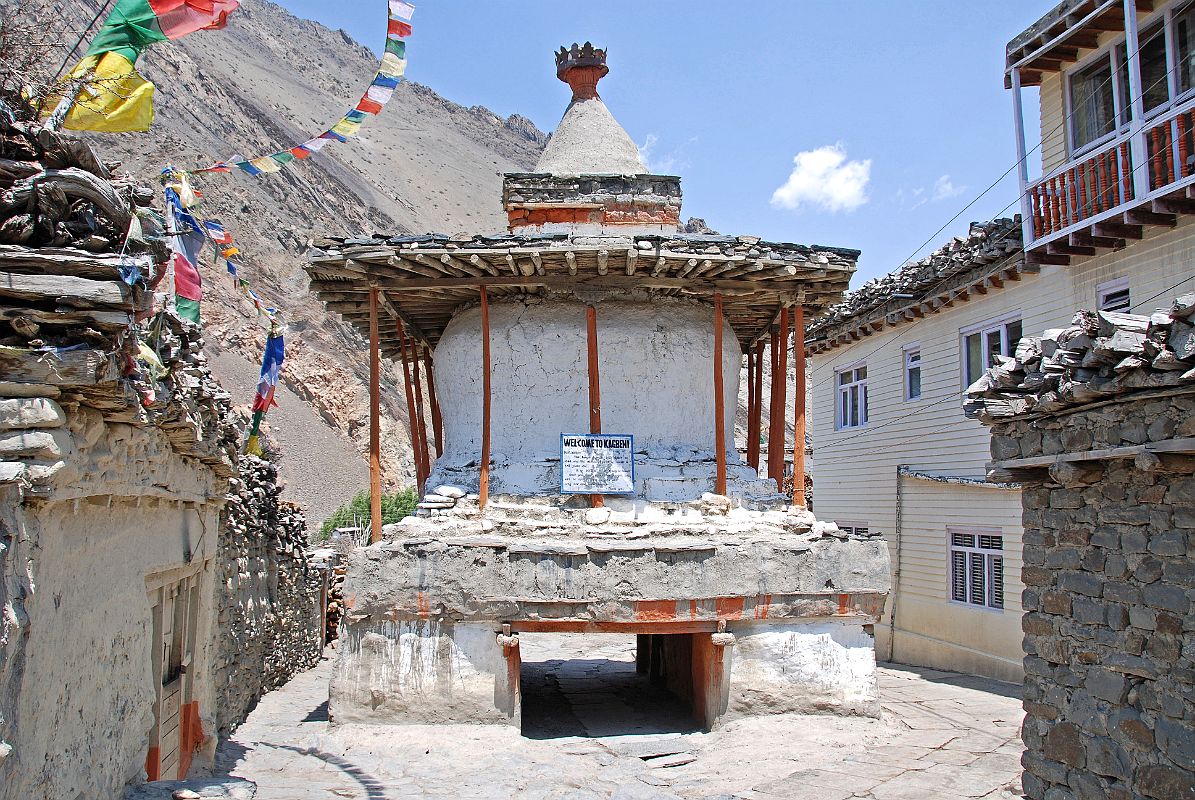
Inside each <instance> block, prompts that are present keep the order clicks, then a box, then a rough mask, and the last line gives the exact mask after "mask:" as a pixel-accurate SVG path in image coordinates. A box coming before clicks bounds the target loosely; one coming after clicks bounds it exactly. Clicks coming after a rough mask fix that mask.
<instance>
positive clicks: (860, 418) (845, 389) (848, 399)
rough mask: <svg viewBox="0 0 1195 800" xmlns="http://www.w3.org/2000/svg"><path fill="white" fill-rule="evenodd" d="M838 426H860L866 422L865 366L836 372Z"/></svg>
mask: <svg viewBox="0 0 1195 800" xmlns="http://www.w3.org/2000/svg"><path fill="white" fill-rule="evenodd" d="M836 377H837V380H836V384H837V388H838V409H837V416H838V427H839V428H840V429H842V428H861V427H863V426H864V425H866V424H867V366H866V365H861V366H857V367H851V368H849V369H845V370H842V371H840V372H838V373H837V376H836Z"/></svg>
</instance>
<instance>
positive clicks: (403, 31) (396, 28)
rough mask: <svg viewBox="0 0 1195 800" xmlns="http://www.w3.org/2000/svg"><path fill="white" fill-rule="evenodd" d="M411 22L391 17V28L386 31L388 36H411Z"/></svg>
mask: <svg viewBox="0 0 1195 800" xmlns="http://www.w3.org/2000/svg"><path fill="white" fill-rule="evenodd" d="M411 30H412V28H411V23H409V22H403V21H402V20H401V19H391V20H390V25H389V28H388V29H387V31H386V35H387V36H399V37H403V36H410V35H411Z"/></svg>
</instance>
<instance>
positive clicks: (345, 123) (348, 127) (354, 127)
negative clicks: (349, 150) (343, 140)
mask: <svg viewBox="0 0 1195 800" xmlns="http://www.w3.org/2000/svg"><path fill="white" fill-rule="evenodd" d="M359 130H361V123H360V122H353V121H352V120H351V119H342V120H341V121H340V122H337V123H336V124H335V125H333V126H332V132H333V133H339V134H340V135H341V136H356V135H357V131H359Z"/></svg>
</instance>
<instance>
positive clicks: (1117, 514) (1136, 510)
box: [1099, 506, 1149, 525]
mask: <svg viewBox="0 0 1195 800" xmlns="http://www.w3.org/2000/svg"><path fill="white" fill-rule="evenodd" d="M1099 519H1100V522H1102V523H1104V524H1106V525H1148V524H1149V509H1148V508H1146V507H1144V506H1128V507H1125V506H1120V507H1111V508H1104V509H1100V512H1099Z"/></svg>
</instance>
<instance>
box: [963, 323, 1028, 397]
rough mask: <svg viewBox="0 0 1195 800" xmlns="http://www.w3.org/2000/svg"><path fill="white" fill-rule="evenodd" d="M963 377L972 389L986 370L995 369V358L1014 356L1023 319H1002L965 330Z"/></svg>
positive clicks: (1019, 338)
mask: <svg viewBox="0 0 1195 800" xmlns="http://www.w3.org/2000/svg"><path fill="white" fill-rule="evenodd" d="M962 336H963V377H964V379H965V380H964V382H965V383H966V384H967V385H968V386H970V385H971V384H973V383H975V381H977V380H979V378H980V376H982V375H983V372H984V370H986V369H988V368H989V367H994V366H996V356H1011V355H1012V354H1013V353H1015V352H1016V349H1017V342H1019V341H1021V320H1019V319H1011V320H999V321H995V322H990V323H985V324H983V325H980V326H977V327H974V328H964V329H963V331H962Z"/></svg>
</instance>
